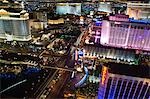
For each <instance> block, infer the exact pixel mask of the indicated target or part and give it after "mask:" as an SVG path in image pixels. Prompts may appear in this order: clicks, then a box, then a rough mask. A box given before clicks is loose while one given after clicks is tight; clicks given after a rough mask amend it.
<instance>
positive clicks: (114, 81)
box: [98, 63, 150, 99]
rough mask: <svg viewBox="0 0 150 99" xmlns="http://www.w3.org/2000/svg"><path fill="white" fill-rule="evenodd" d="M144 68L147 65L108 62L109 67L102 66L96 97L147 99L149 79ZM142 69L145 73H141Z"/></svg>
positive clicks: (101, 98) (106, 98)
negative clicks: (135, 65)
mask: <svg viewBox="0 0 150 99" xmlns="http://www.w3.org/2000/svg"><path fill="white" fill-rule="evenodd" d="M118 65H119V66H118ZM145 69H148V67H147V68H146V67H143V66H139V67H134V66H133V67H132V66H128V65H124V66H123V65H120V64H113V63H111V64H109V68H108V67H105V66H104V67H103V69H102V73H101V77H102V78H101V81H100V85H99V91H98V99H149V98H150V93H149V92H150V79H149V78H148V75H149V74H148V70H147V71H146V70H145ZM143 70H144V71H145V73H142V72H143ZM133 76H134V77H133Z"/></svg>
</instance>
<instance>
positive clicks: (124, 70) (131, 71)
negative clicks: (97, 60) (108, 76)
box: [105, 62, 150, 78]
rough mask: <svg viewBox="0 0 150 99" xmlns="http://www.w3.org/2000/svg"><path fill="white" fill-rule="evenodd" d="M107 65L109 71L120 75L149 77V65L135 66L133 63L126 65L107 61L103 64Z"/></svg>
mask: <svg viewBox="0 0 150 99" xmlns="http://www.w3.org/2000/svg"><path fill="white" fill-rule="evenodd" d="M105 65H106V66H107V67H109V72H110V73H114V74H120V75H127V76H134V77H141V78H150V74H149V70H150V67H149V66H142V65H141V66H135V65H127V64H120V63H112V62H110V63H107V64H105Z"/></svg>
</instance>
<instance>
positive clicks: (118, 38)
mask: <svg viewBox="0 0 150 99" xmlns="http://www.w3.org/2000/svg"><path fill="white" fill-rule="evenodd" d="M149 38H150V25H149V24H140V23H131V22H116V21H107V20H104V21H103V23H102V31H101V41H100V43H101V44H102V45H108V46H114V47H123V48H129V49H140V50H148V51H150V40H149Z"/></svg>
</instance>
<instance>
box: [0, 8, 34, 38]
mask: <svg viewBox="0 0 150 99" xmlns="http://www.w3.org/2000/svg"><path fill="white" fill-rule="evenodd" d="M4 12H5V13H4ZM14 15H15V16H19V17H14ZM0 38H1V39H6V40H7V41H13V40H16V41H28V40H30V39H31V33H30V29H29V22H28V14H24V15H22V13H9V12H7V13H6V11H5V10H3V11H2V10H1V11H0Z"/></svg>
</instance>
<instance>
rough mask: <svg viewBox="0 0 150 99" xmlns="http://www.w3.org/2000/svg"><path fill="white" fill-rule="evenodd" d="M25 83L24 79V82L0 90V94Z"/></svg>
mask: <svg viewBox="0 0 150 99" xmlns="http://www.w3.org/2000/svg"><path fill="white" fill-rule="evenodd" d="M26 81H27V80H26V79H25V80H22V81H20V82H18V83H15V84H13V85H11V86H9V87H7V88H6V89H4V90H2V91H1V92H0V94H1V93H3V92H5V91H7V90H9V89H11V88H13V87H15V86H17V85H20V84H22V83H24V82H26Z"/></svg>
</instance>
